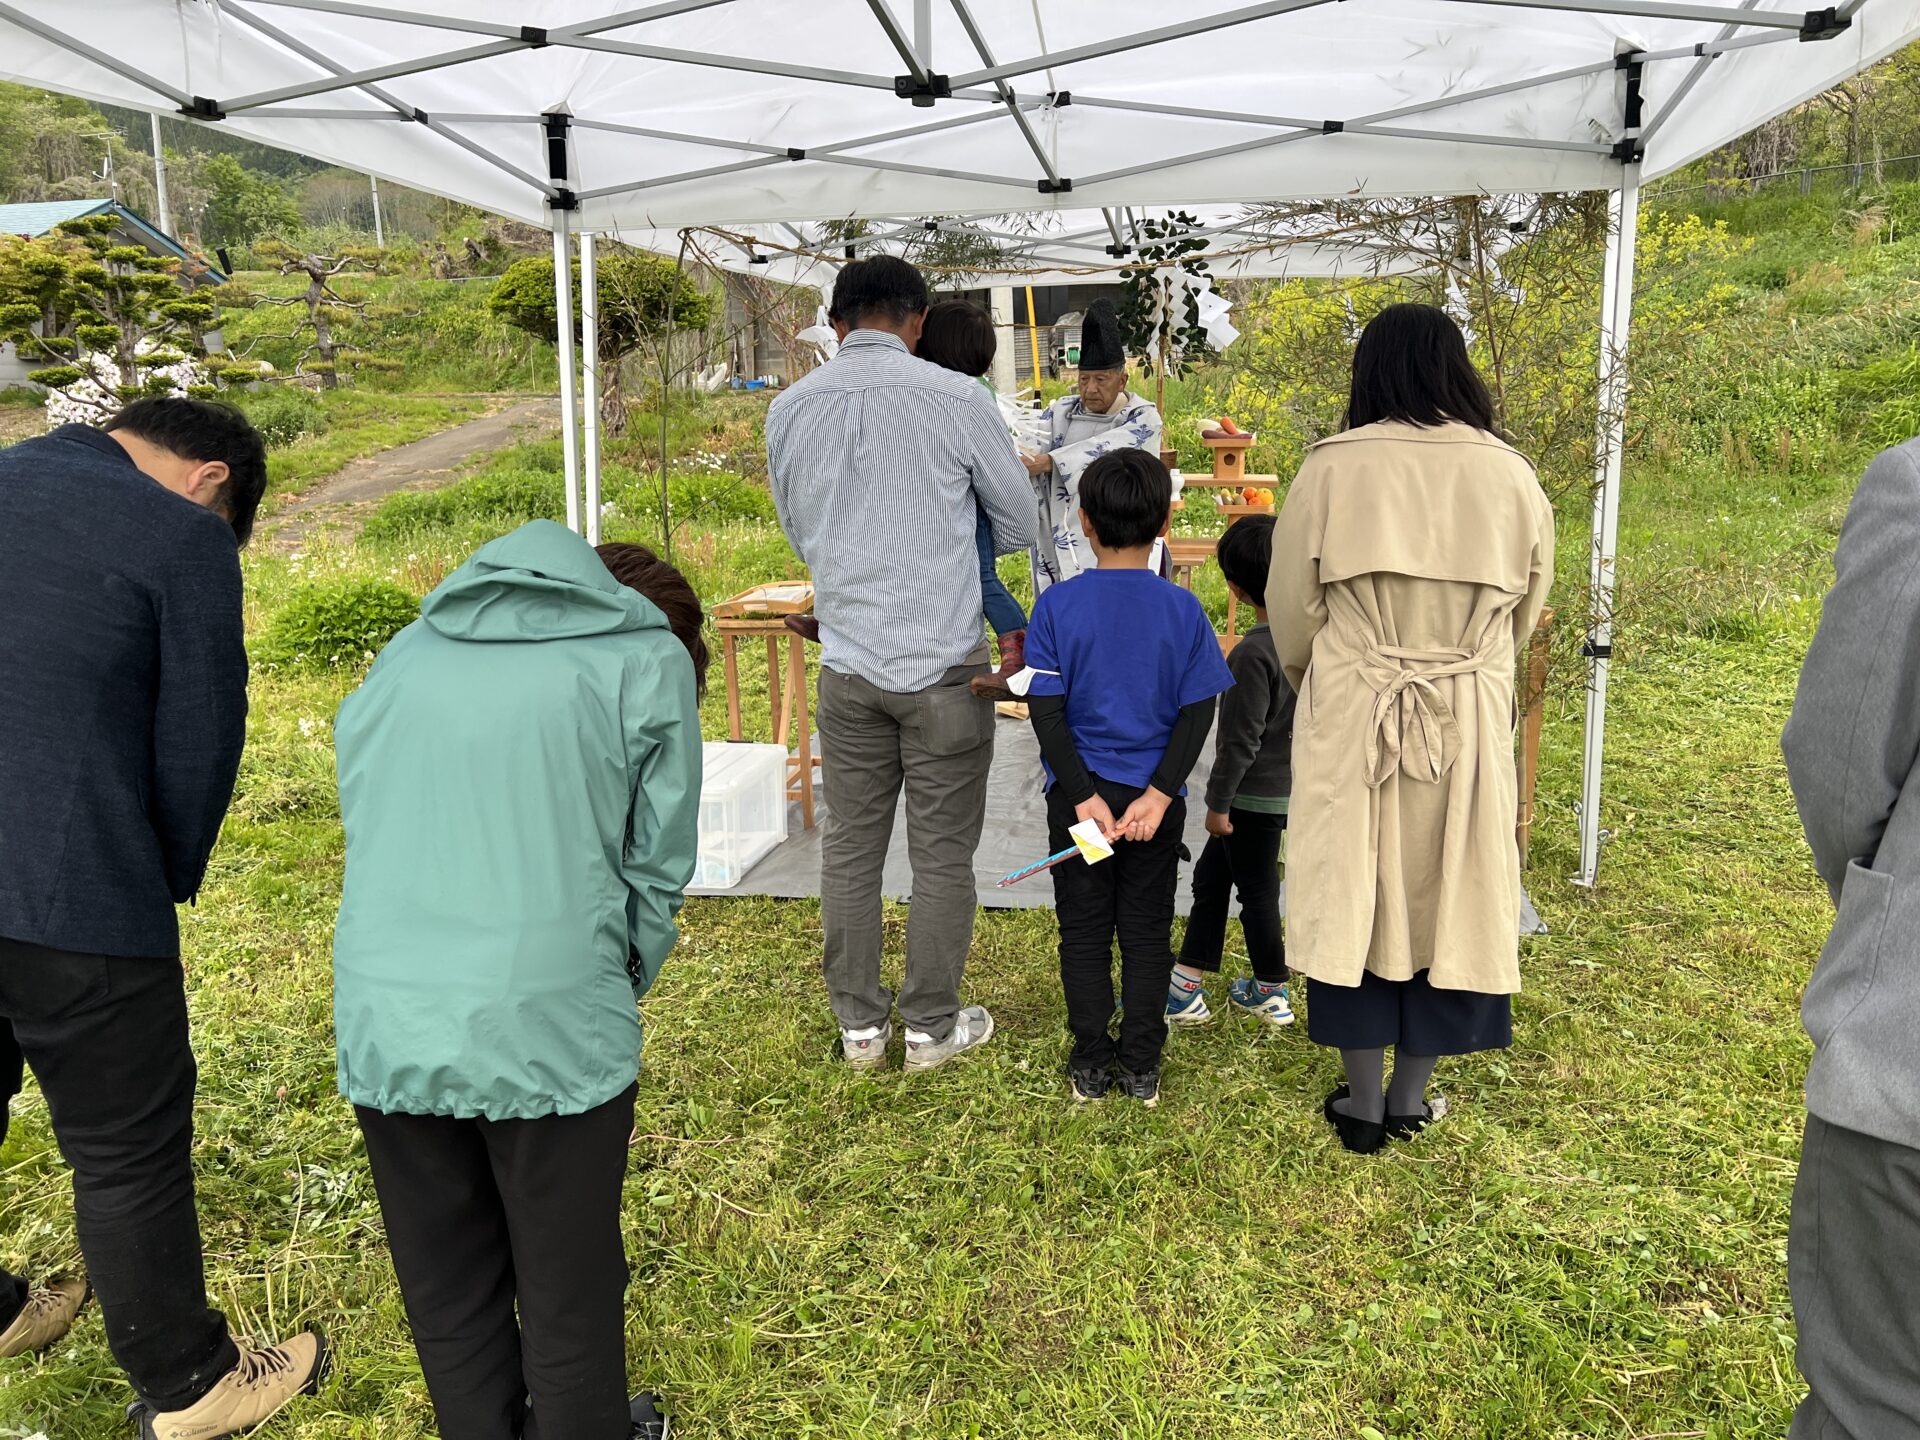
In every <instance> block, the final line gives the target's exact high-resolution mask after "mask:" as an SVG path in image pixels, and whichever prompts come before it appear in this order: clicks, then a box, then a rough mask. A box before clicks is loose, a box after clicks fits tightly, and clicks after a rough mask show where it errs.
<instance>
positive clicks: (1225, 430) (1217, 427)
mask: <svg viewBox="0 0 1920 1440" xmlns="http://www.w3.org/2000/svg"><path fill="white" fill-rule="evenodd" d="M1200 438H1201V439H1202V440H1251V439H1252V438H1253V436H1252V434H1251V433H1249V432H1248V431H1245V430H1242V429H1241V428H1240V427H1239V426H1238V425H1236V424H1234V423H1233V417H1232V416H1231V415H1222V416H1221V417H1220V418H1219V420H1218V421H1217V422H1215V423H1214V424H1212V425H1203V427H1202V429H1201V431H1200Z"/></svg>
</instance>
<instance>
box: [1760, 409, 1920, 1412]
mask: <svg viewBox="0 0 1920 1440" xmlns="http://www.w3.org/2000/svg"><path fill="white" fill-rule="evenodd" d="M1834 569H1835V572H1836V573H1835V581H1834V587H1833V591H1832V593H1831V594H1830V595H1828V597H1827V603H1826V609H1825V611H1824V613H1823V614H1822V616H1821V619H1820V628H1819V631H1818V633H1817V634H1816V635H1815V636H1814V640H1813V647H1812V649H1810V650H1809V651H1808V653H1807V663H1806V667H1805V669H1804V670H1803V671H1802V672H1801V675H1800V689H1799V694H1798V695H1797V696H1796V698H1795V700H1794V706H1793V716H1792V719H1791V720H1790V721H1789V722H1788V724H1787V731H1786V736H1785V740H1784V749H1785V751H1786V759H1787V773H1788V775H1789V777H1790V778H1791V780H1792V782H1793V793H1794V798H1795V800H1796V801H1797V802H1798V803H1799V807H1800V818H1801V822H1802V823H1803V824H1804V825H1805V827H1806V831H1807V843H1808V844H1809V845H1810V846H1812V848H1813V858H1814V864H1815V865H1816V866H1817V867H1818V869H1819V871H1820V875H1821V878H1822V879H1824V880H1825V881H1826V882H1827V888H1828V889H1829V890H1831V891H1832V893H1833V899H1834V903H1835V904H1836V906H1837V907H1838V912H1839V913H1838V914H1837V916H1836V917H1835V920H1834V926H1833V933H1832V935H1831V936H1830V937H1829V938H1828V940H1827V946H1826V950H1825V952H1824V953H1823V954H1822V955H1821V957H1820V963H1819V965H1818V966H1817V967H1816V968H1815V970H1814V973H1813V979H1812V981H1811V983H1809V984H1808V986H1807V993H1806V997H1805V1000H1804V1002H1803V1004H1802V1018H1803V1020H1804V1022H1805V1024H1806V1027H1807V1033H1808V1034H1809V1035H1810V1036H1811V1037H1812V1038H1813V1044H1814V1056H1813V1067H1812V1069H1811V1070H1810V1071H1809V1073H1808V1075H1807V1111H1808V1115H1807V1133H1806V1144H1805V1147H1804V1150H1803V1153H1802V1156H1801V1161H1800V1178H1799V1181H1798V1183H1797V1185H1796V1186H1795V1188H1794V1195H1793V1220H1792V1226H1791V1236H1790V1241H1789V1267H1788V1268H1789V1271H1790V1278H1791V1281H1792V1287H1793V1309H1794V1316H1795V1319H1796V1320H1797V1322H1798V1324H1799V1330H1800V1352H1799V1360H1800V1373H1801V1375H1802V1376H1804V1377H1805V1379H1806V1381H1807V1383H1808V1385H1809V1386H1810V1387H1811V1391H1812V1393H1811V1394H1810V1395H1809V1396H1808V1397H1807V1400H1806V1403H1805V1404H1804V1405H1802V1406H1801V1407H1800V1412H1799V1414H1798V1415H1797V1416H1796V1418H1795V1420H1794V1425H1793V1431H1792V1435H1793V1437H1794V1440H1916V1437H1920V1284H1916V1283H1915V1276H1916V1274H1920V440H1913V441H1909V442H1908V443H1907V444H1905V445H1902V446H1900V447H1899V448H1897V449H1894V450H1888V451H1886V452H1885V453H1884V454H1882V455H1881V456H1880V457H1879V458H1878V459H1876V460H1875V461H1874V462H1873V464H1872V465H1871V466H1869V467H1868V469H1867V473H1866V477H1865V479H1863V480H1862V481H1861V482H1860V489H1859V492H1858V493H1857V494H1856V495H1855V496H1854V499H1853V506H1852V509H1851V510H1850V511H1849V513H1848V515H1847V522H1846V526H1845V528H1844V529H1843V530H1842V531H1841V534H1840V548H1839V552H1838V553H1837V554H1836V556H1835V557H1834Z"/></svg>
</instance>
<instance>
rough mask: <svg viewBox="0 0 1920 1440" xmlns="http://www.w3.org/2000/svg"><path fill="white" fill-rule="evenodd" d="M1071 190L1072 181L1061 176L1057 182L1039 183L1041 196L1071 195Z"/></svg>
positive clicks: (1044, 181) (1045, 181) (1046, 181)
mask: <svg viewBox="0 0 1920 1440" xmlns="http://www.w3.org/2000/svg"><path fill="white" fill-rule="evenodd" d="M1072 190H1073V181H1072V180H1071V179H1070V178H1068V177H1067V176H1065V175H1062V176H1061V177H1060V178H1059V179H1058V180H1051V179H1049V180H1042V181H1041V182H1040V193H1041V194H1042V195H1066V194H1069V193H1071V191H1072Z"/></svg>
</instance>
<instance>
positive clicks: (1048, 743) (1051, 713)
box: [1027, 695, 1120, 840]
mask: <svg viewBox="0 0 1920 1440" xmlns="http://www.w3.org/2000/svg"><path fill="white" fill-rule="evenodd" d="M1027 715H1028V716H1029V718H1030V719H1031V720H1032V721H1033V733H1034V736H1035V738H1036V739H1038V740H1039V742H1040V755H1041V758H1043V759H1044V760H1045V761H1046V762H1047V768H1048V769H1050V770H1052V771H1053V783H1054V785H1055V787H1056V788H1058V789H1059V791H1060V793H1061V795H1062V796H1064V797H1065V799H1066V800H1067V802H1068V803H1069V804H1071V805H1072V806H1073V813H1074V817H1075V818H1076V819H1079V820H1098V821H1099V822H1100V833H1101V834H1102V835H1105V836H1106V837H1107V838H1108V839H1110V840H1111V839H1113V838H1115V837H1117V836H1118V835H1119V833H1120V827H1119V826H1118V825H1117V824H1115V823H1114V818H1113V811H1112V810H1111V809H1110V808H1108V805H1107V802H1106V801H1105V800H1103V799H1101V798H1100V792H1099V791H1098V790H1095V789H1094V788H1093V776H1091V775H1089V774H1088V773H1087V764H1086V762H1085V761H1084V760H1082V759H1081V758H1080V748H1079V747H1078V746H1077V745H1075V744H1074V743H1073V731H1072V730H1071V729H1069V728H1068V726H1067V697H1066V696H1064V695H1034V696H1030V697H1029V698H1028V700H1027Z"/></svg>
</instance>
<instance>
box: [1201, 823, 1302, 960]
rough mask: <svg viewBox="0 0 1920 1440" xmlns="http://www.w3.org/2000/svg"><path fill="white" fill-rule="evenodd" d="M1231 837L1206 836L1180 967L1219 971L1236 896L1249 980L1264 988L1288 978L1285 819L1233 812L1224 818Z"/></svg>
mask: <svg viewBox="0 0 1920 1440" xmlns="http://www.w3.org/2000/svg"><path fill="white" fill-rule="evenodd" d="M1227 818H1228V819H1229V820H1231V821H1232V822H1233V834H1231V835H1227V836H1220V835H1210V836H1208V837H1207V845H1206V848H1205V849H1204V850H1202V851H1201V852H1200V859H1199V862H1198V863H1197V864H1195V865H1194V867H1193V914H1192V915H1191V916H1190V917H1188V920H1187V938H1186V939H1185V941H1183V942H1182V944H1181V946H1180V963H1181V964H1182V965H1191V966H1192V967H1193V968H1194V969H1196V970H1218V969H1219V968H1220V954H1221V951H1222V950H1224V949H1225V948H1226V943H1227V912H1228V909H1229V908H1230V905H1231V902H1232V900H1233V892H1234V891H1235V890H1238V891H1239V892H1240V927H1241V929H1243V930H1244V931H1246V935H1247V959H1248V960H1250V961H1251V962H1252V963H1253V976H1254V979H1256V980H1261V981H1264V982H1265V983H1267V984H1269V985H1278V984H1280V983H1281V982H1282V981H1284V980H1285V979H1286V978H1287V949H1286V944H1285V942H1284V941H1283V940H1282V938H1281V934H1280V837H1281V836H1282V835H1284V834H1285V833H1286V829H1287V817H1286V816H1285V815H1265V814H1262V813H1260V812H1259V811H1257V810H1241V809H1238V808H1235V809H1233V810H1230V811H1228V812H1227Z"/></svg>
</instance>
